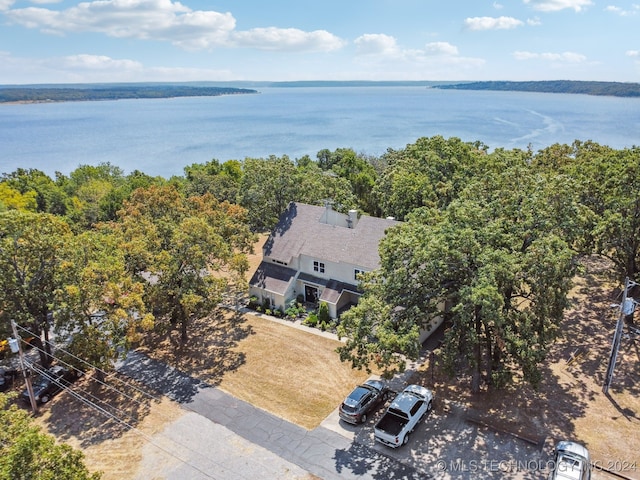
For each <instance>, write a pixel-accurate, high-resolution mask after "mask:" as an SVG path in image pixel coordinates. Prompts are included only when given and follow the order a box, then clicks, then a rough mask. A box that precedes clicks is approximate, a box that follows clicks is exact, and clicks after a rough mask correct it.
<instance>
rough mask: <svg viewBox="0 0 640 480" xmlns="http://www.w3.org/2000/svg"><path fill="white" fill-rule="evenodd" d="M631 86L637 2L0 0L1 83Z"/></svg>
mask: <svg viewBox="0 0 640 480" xmlns="http://www.w3.org/2000/svg"><path fill="white" fill-rule="evenodd" d="M294 80H433V81H438V80H447V81H467V80H478V81H479V80H514V81H525V80H596V81H617V82H640V0H635V2H634V1H633V0H632V1H627V0H604V1H600V0H496V1H491V0H488V1H486V0H439V1H436V0H322V1H314V2H310V1H306V0H295V1H294V0H268V1H265V0H235V1H232V0H228V1H224V0H208V1H205V0H183V1H180V2H178V1H172V0H88V1H83V2H77V1H67V0H0V84H41V83H100V82H149V81H158V82H183V81H224V82H227V81H229V82H232V81H294Z"/></svg>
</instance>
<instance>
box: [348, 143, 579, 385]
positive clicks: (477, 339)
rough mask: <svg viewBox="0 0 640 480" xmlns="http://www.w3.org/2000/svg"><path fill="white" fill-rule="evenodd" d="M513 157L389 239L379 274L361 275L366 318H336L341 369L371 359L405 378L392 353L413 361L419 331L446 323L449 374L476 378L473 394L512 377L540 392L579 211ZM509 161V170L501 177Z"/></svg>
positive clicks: (498, 161) (359, 312)
mask: <svg viewBox="0 0 640 480" xmlns="http://www.w3.org/2000/svg"><path fill="white" fill-rule="evenodd" d="M509 157H510V156H509V155H505V152H498V153H497V154H496V155H495V156H494V158H493V159H492V160H491V161H490V162H485V164H484V165H483V166H484V168H485V173H484V174H483V175H482V176H480V177H477V178H475V179H474V180H473V181H470V183H469V185H468V187H467V188H465V189H464V190H463V191H462V192H461V193H460V194H459V196H458V197H459V198H457V199H455V200H453V201H452V202H450V203H449V204H448V206H447V207H446V208H445V209H443V210H438V209H436V208H435V207H432V208H422V209H418V210H414V211H413V212H412V213H411V214H410V215H408V217H407V221H406V222H405V223H403V224H401V225H400V226H398V227H395V228H393V229H390V230H389V231H388V233H387V236H386V237H385V239H384V240H383V241H382V242H381V246H380V256H381V269H380V271H379V272H376V273H375V274H368V275H367V276H365V282H364V284H363V285H364V291H365V296H364V299H363V304H362V308H360V305H359V306H358V307H356V309H352V312H353V313H351V311H350V312H349V313H348V314H345V315H343V318H342V322H341V329H340V333H341V335H343V336H346V337H347V338H348V341H347V343H346V344H345V345H344V346H343V347H341V348H340V349H339V351H340V354H341V358H343V359H346V360H351V361H352V362H353V363H354V364H356V365H364V364H365V363H366V362H367V361H370V360H371V356H372V355H373V358H374V359H375V361H376V363H379V364H380V365H382V366H383V367H384V368H385V369H387V370H391V371H393V370H394V369H398V368H399V369H401V368H403V366H402V362H401V359H400V357H398V356H397V354H399V353H401V354H405V355H407V356H409V357H412V356H415V355H416V353H417V352H418V349H419V345H417V338H418V337H417V333H418V330H417V329H419V328H421V327H424V326H427V325H429V324H430V323H431V322H432V321H433V320H434V318H435V317H436V316H437V315H441V314H443V313H445V314H446V318H447V322H448V325H449V328H448V330H447V334H446V339H445V343H444V345H443V355H444V359H445V361H446V364H447V366H448V368H449V369H450V371H451V372H452V373H453V372H457V373H461V372H466V373H468V374H470V375H471V389H472V390H473V391H478V390H479V389H480V386H481V383H482V380H483V379H484V380H485V381H487V382H489V383H492V384H495V385H501V384H503V383H505V382H508V381H510V379H511V378H512V377H513V375H516V374H519V375H522V376H523V377H524V378H525V379H526V380H528V381H529V382H531V383H532V384H533V385H536V384H537V382H538V381H539V378H540V376H539V370H538V366H539V364H540V362H541V361H542V360H543V359H544V356H545V354H546V349H547V347H548V345H549V343H550V342H551V341H552V340H553V339H554V338H555V336H556V335H557V325H558V323H559V322H560V320H561V319H562V315H563V312H564V309H565V308H566V306H567V300H566V295H567V292H568V290H569V287H570V281H571V278H572V276H573V274H574V271H575V267H574V265H575V264H574V256H575V255H574V254H575V252H574V251H573V250H572V249H571V248H570V246H569V245H568V244H567V243H566V242H565V240H564V239H563V238H564V228H565V227H566V225H567V224H568V223H569V220H568V217H570V216H571V215H573V214H574V207H575V203H574V198H573V197H572V196H571V195H570V194H566V195H563V194H562V192H561V193H560V194H558V192H556V191H554V190H550V189H549V186H548V184H547V182H546V181H545V179H544V178H542V177H541V176H538V175H532V174H530V173H529V171H528V167H527V166H526V164H524V163H522V162H517V161H516V162H514V161H513V159H512V158H509ZM505 161H506V162H507V163H509V162H511V163H512V166H511V167H510V168H507V169H505V170H504V171H501V169H500V168H498V167H499V166H500V165H505ZM490 165H493V166H494V167H495V168H487V167H488V166H490ZM554 188H555V185H554ZM554 195H555V197H554ZM556 197H557V198H556ZM550 199H553V200H554V201H550ZM444 305H446V306H447V307H446V308H444V309H443V306H444ZM374 309H375V311H372V310H374ZM443 310H445V312H443ZM379 312H383V314H380V313H379ZM363 353H367V354H368V355H369V357H368V358H366V359H364V358H362V357H361V356H362V354H363ZM394 355H395V356H394Z"/></svg>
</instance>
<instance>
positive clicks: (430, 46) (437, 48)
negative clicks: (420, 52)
mask: <svg viewBox="0 0 640 480" xmlns="http://www.w3.org/2000/svg"><path fill="white" fill-rule="evenodd" d="M424 51H425V53H426V54H427V55H458V47H456V46H455V45H451V44H450V43H449V42H431V43H427V44H426V45H425V47H424Z"/></svg>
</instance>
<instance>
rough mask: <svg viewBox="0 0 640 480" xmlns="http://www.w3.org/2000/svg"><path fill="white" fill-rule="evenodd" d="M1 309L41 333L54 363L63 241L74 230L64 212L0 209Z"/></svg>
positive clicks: (7, 317) (4, 315) (44, 358)
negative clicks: (52, 336) (53, 320)
mask: <svg viewBox="0 0 640 480" xmlns="http://www.w3.org/2000/svg"><path fill="white" fill-rule="evenodd" d="M0 232H1V233H0V309H1V315H2V318H3V323H4V324H5V325H8V321H9V320H10V319H14V320H15V321H16V322H17V323H18V324H20V325H23V326H25V327H27V328H29V330H31V331H33V332H37V333H38V334H39V335H40V334H42V335H44V339H45V341H46V343H45V344H44V346H43V345H42V343H41V341H40V337H39V336H38V337H36V339H35V341H36V342H37V346H38V347H39V351H40V354H41V360H42V364H43V365H44V366H47V365H49V363H50V360H49V357H48V355H46V354H45V351H48V349H49V344H48V340H49V328H50V324H49V318H50V316H51V315H50V314H51V313H52V311H53V306H54V304H55V301H54V299H55V291H56V289H57V288H58V284H57V281H56V277H57V273H58V269H59V267H60V263H61V261H62V257H61V255H62V251H63V246H64V245H65V244H66V243H67V242H68V241H69V238H70V237H71V232H70V229H69V227H68V225H67V224H66V223H65V222H64V220H62V219H61V218H59V217H56V216H53V215H50V214H45V213H40V214H37V213H28V212H19V211H15V210H13V211H8V212H4V213H0Z"/></svg>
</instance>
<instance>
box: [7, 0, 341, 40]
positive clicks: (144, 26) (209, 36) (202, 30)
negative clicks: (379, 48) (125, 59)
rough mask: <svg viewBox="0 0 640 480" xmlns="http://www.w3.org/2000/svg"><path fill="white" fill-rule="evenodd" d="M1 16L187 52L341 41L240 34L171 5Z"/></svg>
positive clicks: (207, 15) (121, 0) (105, 2)
mask: <svg viewBox="0 0 640 480" xmlns="http://www.w3.org/2000/svg"><path fill="white" fill-rule="evenodd" d="M1 1H5V2H6V1H7V0H0V2H1ZM5 16H6V17H7V18H8V19H9V20H10V21H12V22H14V23H17V24H20V25H23V26H26V27H28V28H37V29H40V30H41V31H43V32H46V33H51V34H58V35H64V34H67V33H73V32H98V33H103V34H105V35H107V36H110V37H117V38H139V39H147V40H160V41H169V42H171V43H173V44H174V45H178V46H180V47H182V48H185V49H191V50H193V49H208V48H214V47H219V46H246V47H253V48H261V49H268V50H287V51H291V50H315V51H317V50H320V51H330V50H335V49H337V48H340V47H342V46H343V42H342V40H340V39H339V38H338V37H336V36H334V35H332V34H331V33H329V32H326V31H323V30H317V31H314V32H304V31H302V30H297V29H292V28H289V29H279V28H275V27H269V28H256V29H253V30H249V31H245V32H238V31H235V27H236V20H235V18H234V17H233V15H232V14H231V13H229V12H227V13H220V12H216V11H213V10H191V9H190V8H188V7H186V6H184V5H182V4H181V3H179V2H174V1H172V0H94V1H92V2H82V3H79V4H78V5H76V6H74V7H71V8H68V9H66V10H61V11H55V10H50V9H46V8H39V7H29V8H22V9H13V10H7V11H6V12H5Z"/></svg>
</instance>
